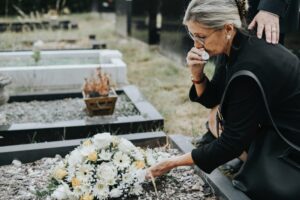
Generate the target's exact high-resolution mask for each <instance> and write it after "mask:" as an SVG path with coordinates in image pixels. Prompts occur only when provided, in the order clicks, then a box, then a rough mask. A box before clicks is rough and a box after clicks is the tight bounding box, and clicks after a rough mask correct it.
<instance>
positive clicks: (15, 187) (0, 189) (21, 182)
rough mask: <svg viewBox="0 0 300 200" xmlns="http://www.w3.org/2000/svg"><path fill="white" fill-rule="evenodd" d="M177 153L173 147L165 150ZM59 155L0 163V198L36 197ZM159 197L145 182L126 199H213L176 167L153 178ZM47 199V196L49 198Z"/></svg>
mask: <svg viewBox="0 0 300 200" xmlns="http://www.w3.org/2000/svg"><path fill="white" fill-rule="evenodd" d="M168 152H169V153H170V152H171V153H172V152H173V153H172V154H177V153H178V151H177V150H175V149H171V150H168ZM61 160H62V158H61V156H59V155H57V156H56V157H55V158H43V159H41V160H38V161H36V162H34V163H27V164H22V163H20V162H19V161H16V160H15V161H13V163H12V164H11V165H6V166H0V174H1V176H0V200H7V199H14V200H38V197H36V196H35V192H36V190H37V189H38V188H45V187H46V186H47V183H48V180H49V177H50V174H51V171H52V169H53V167H54V166H55V165H56V163H58V162H59V161H61ZM155 183H156V187H157V190H158V197H157V196H156V193H155V189H154V187H153V185H152V183H151V182H149V183H144V185H143V188H144V189H145V192H144V193H143V194H142V195H141V196H139V197H127V198H122V199H129V200H158V199H159V200H165V199H172V200H204V199H205V200H216V197H215V196H214V194H213V192H212V189H211V188H210V187H209V185H208V184H206V183H205V182H204V181H203V180H202V179H201V178H200V177H199V176H198V175H196V174H195V171H194V169H193V168H192V167H178V168H176V169H173V170H172V171H171V172H170V173H169V174H168V175H166V176H163V177H160V178H157V179H156V180H155ZM49 199H50V198H49Z"/></svg>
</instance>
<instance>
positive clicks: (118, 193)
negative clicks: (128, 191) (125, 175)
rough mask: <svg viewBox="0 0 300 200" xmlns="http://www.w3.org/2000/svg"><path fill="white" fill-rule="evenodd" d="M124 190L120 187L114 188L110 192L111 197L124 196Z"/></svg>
mask: <svg viewBox="0 0 300 200" xmlns="http://www.w3.org/2000/svg"><path fill="white" fill-rule="evenodd" d="M122 194H123V191H122V190H121V189H119V188H114V189H112V190H111V191H110V192H109V197H111V198H118V197H120V196H122Z"/></svg>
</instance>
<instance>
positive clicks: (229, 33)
mask: <svg viewBox="0 0 300 200" xmlns="http://www.w3.org/2000/svg"><path fill="white" fill-rule="evenodd" d="M224 31H225V35H226V39H227V40H229V39H230V38H231V36H232V34H233V31H234V26H233V24H225V25H224Z"/></svg>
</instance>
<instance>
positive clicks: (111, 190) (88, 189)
mask: <svg viewBox="0 0 300 200" xmlns="http://www.w3.org/2000/svg"><path fill="white" fill-rule="evenodd" d="M168 156H169V155H168V154H167V153H161V152H156V151H154V150H152V149H146V150H143V149H141V148H139V147H136V146H134V145H133V144H132V143H131V142H130V141H128V140H126V139H124V138H119V137H117V136H111V135H110V134H109V133H102V134H97V135H95V136H94V137H93V138H90V139H87V140H85V141H84V142H83V143H82V144H81V145H80V146H79V147H77V148H76V149H74V150H73V151H72V152H70V154H68V155H67V156H66V157H65V159H64V160H63V161H62V162H60V163H59V164H58V165H57V166H55V168H54V170H53V173H52V178H51V183H50V184H49V186H48V192H49V194H50V198H51V199H57V200H64V199H70V200H73V199H74V200H101V199H110V198H118V197H128V196H136V195H139V194H141V193H142V192H143V188H142V183H143V182H145V173H146V172H145V169H146V168H147V167H149V166H151V165H153V164H154V163H156V162H158V161H160V160H162V159H165V158H166V157H168Z"/></svg>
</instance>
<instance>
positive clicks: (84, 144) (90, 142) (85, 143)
mask: <svg viewBox="0 0 300 200" xmlns="http://www.w3.org/2000/svg"><path fill="white" fill-rule="evenodd" d="M82 144H83V146H90V145H92V141H91V140H85V141H84V142H83V143H82Z"/></svg>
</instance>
